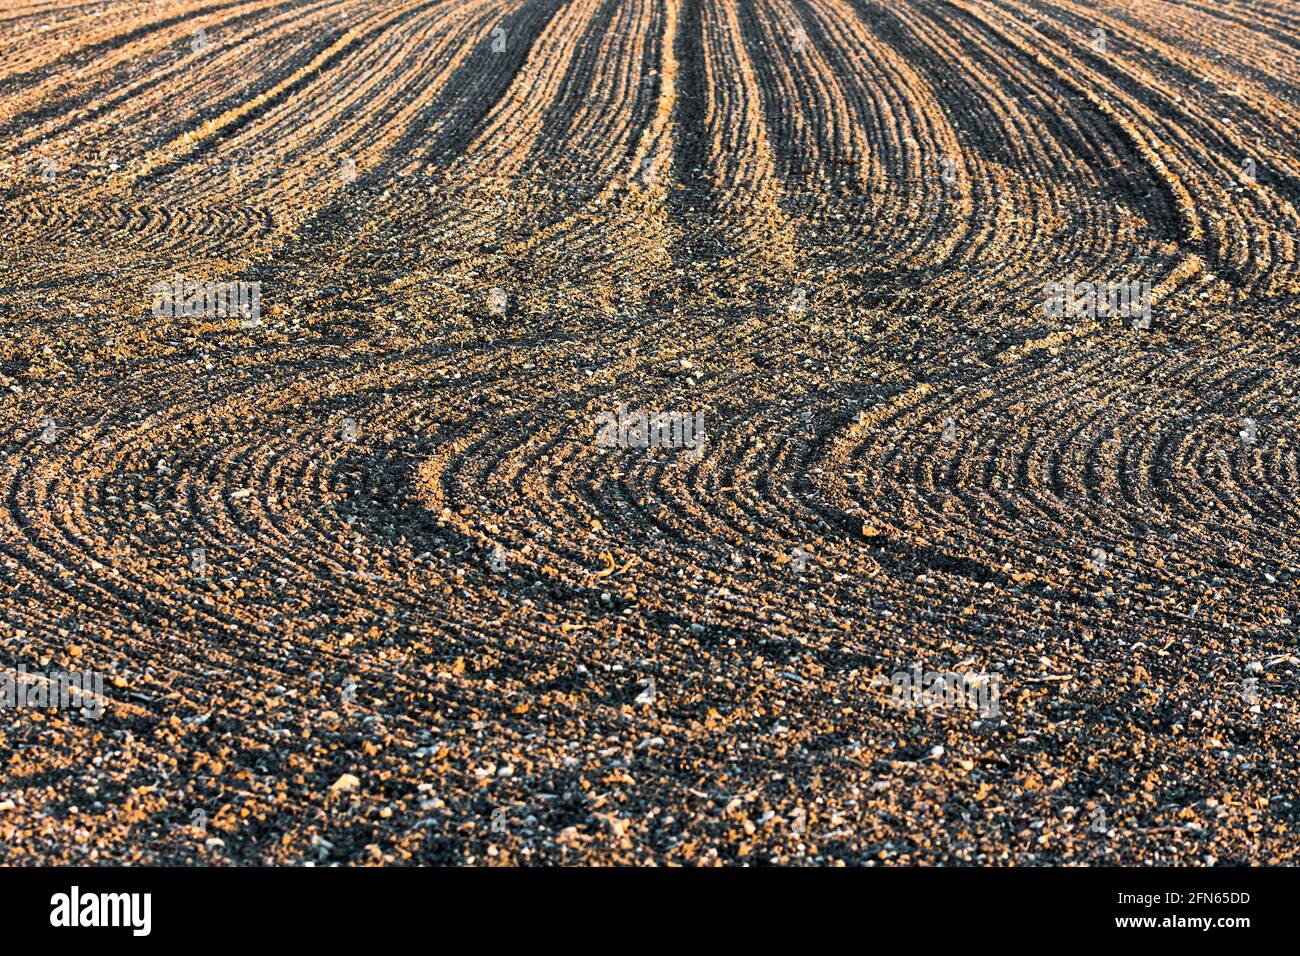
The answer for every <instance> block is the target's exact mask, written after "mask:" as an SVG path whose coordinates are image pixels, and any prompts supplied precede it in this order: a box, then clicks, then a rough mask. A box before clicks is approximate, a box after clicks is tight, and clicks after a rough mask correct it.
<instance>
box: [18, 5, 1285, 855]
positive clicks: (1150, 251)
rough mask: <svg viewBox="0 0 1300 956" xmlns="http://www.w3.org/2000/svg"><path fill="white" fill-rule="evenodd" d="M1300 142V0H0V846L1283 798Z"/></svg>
mask: <svg viewBox="0 0 1300 956" xmlns="http://www.w3.org/2000/svg"><path fill="white" fill-rule="evenodd" d="M1298 144H1300V9H1297V7H1296V5H1295V3H1294V2H1293V0H1124V2H1108V0H1094V2H1086V3H1085V2H1072V0H1050V2H1049V0H996V2H995V0H889V2H872V0H744V2H742V0H571V2H559V0H418V2H404V0H393V2H386V3H363V2H358V0H272V2H268V0H217V2H182V0H155V2H138V0H124V2H113V3H107V2H101V3H97V2H94V0H90V2H77V3H72V2H65V0H39V2H35V0H3V2H0V163H2V164H3V165H0V249H2V261H0V345H2V347H0V495H2V496H3V500H2V502H0V665H3V667H4V668H5V669H7V670H8V671H9V672H13V671H15V669H17V668H18V667H19V665H23V666H24V667H25V668H26V670H27V671H28V672H37V671H39V672H43V673H45V674H53V672H54V671H58V670H78V671H90V672H92V673H97V674H101V675H102V676H103V681H104V683H103V692H102V694H101V695H100V696H98V697H97V698H95V701H96V703H95V705H94V706H82V707H75V706H72V707H62V708H49V709H46V708H33V707H26V708H24V707H20V706H17V704H15V705H14V706H12V707H6V708H5V709H0V762H2V764H0V765H2V767H3V770H2V771H0V862H3V863H10V864H36V863H40V864H47V863H62V862H75V863H84V862H94V863H103V864H122V863H186V864H215V865H224V864H248V863H266V864H293V865H302V864H312V865H317V866H324V865H337V864H358V865H365V864H412V863H473V864H479V865H482V864H489V865H501V864H518V863H601V864H605V863H654V864H690V865H709V864H769V863H793V864H837V865H838V864H848V865H857V864H871V865H887V864H917V863H920V864H940V863H942V864H949V865H953V864H1007V863H1017V864H1048V863H1050V864H1063V863H1070V864H1075V863H1087V864H1098V863H1121V862H1122V863H1143V864H1157V863H1178V864H1189V865H1207V864H1208V865H1213V864H1214V863H1218V864H1220V865H1225V864H1236V863H1255V864H1265V863H1292V862H1295V861H1296V859H1297V855H1298V854H1297V851H1298V849H1300V839H1298V838H1297V836H1296V829H1297V827H1300V806H1297V803H1298V802H1300V797H1297V793H1296V788H1297V761H1298V759H1300V758H1298V757H1297V729H1298V727H1300V723H1298V721H1297V707H1298V700H1297V677H1298V676H1300V657H1297V650H1296V633H1297V624H1296V623H1295V622H1296V620H1297V610H1298V609H1297V597H1296V585H1297V578H1298V576H1300V547H1298V544H1297V535H1296V532H1297V517H1298V516H1300V507H1298V505H1300V501H1298V499H1297V484H1298V482H1300V459H1298V457H1297V436H1296V423H1297V412H1298V410H1300V405H1298V402H1297V395H1296V383H1297V381H1298V379H1300V341H1298V338H1297V331H1296V321H1297V318H1300V306H1298V302H1300V298H1298V294H1300V262H1298V259H1297V248H1298V247H1297V243H1298V242H1300V211H1298V209H1300V147H1298ZM176 276H180V277H182V279H185V278H188V279H191V280H199V281H204V282H228V283H243V284H244V285H243V286H242V288H244V289H247V290H252V289H257V290H259V296H260V299H259V300H258V305H257V306H256V308H246V309H245V310H244V311H243V312H242V313H241V312H239V311H238V310H233V311H232V310H231V309H225V310H224V311H223V310H222V309H221V308H213V309H210V310H208V311H204V312H202V313H201V314H197V315H185V314H181V315H176V314H171V315H169V314H168V310H167V309H166V308H165V307H164V308H159V307H158V306H159V303H158V295H157V293H156V291H155V285H156V284H157V283H159V282H160V281H163V282H170V281H173V278H174V277H176ZM1067 281H1075V282H1079V283H1083V282H1139V283H1149V288H1150V296H1149V304H1150V310H1151V321H1150V323H1149V328H1142V327H1141V326H1142V325H1143V324H1144V323H1141V322H1139V321H1138V320H1137V319H1134V320H1133V321H1129V320H1127V319H1123V318H1121V319H1117V318H1116V317H1114V316H1102V317H1098V316H1095V315H1089V314H1088V313H1087V312H1086V311H1078V310H1076V311H1074V312H1067V313H1065V314H1062V315H1053V314H1051V310H1050V309H1048V308H1047V307H1046V304H1047V302H1048V293H1047V292H1046V291H1045V288H1046V286H1047V284H1048V283H1054V282H1067ZM172 311H173V312H174V311H175V310H172ZM181 311H182V312H184V310H181ZM620 409H625V410H627V413H628V415H629V416H631V415H632V414H633V413H635V412H638V411H640V412H665V413H668V414H670V415H688V416H691V417H690V418H688V419H686V421H687V422H692V421H699V422H702V423H703V435H704V438H703V440H702V441H695V442H694V443H691V442H687V441H685V440H683V441H681V442H678V443H677V444H676V445H674V442H673V440H672V435H669V436H668V438H667V439H666V440H661V441H657V442H652V444H655V445H657V447H649V448H646V447H639V446H640V444H642V443H641V442H638V441H637V440H636V434H635V433H633V434H632V435H631V436H629V435H627V434H624V433H622V432H620V434H619V435H617V436H615V437H616V439H617V440H616V441H615V442H613V447H607V446H609V445H610V444H611V443H610V442H609V441H603V440H602V428H601V423H602V421H607V419H602V418H601V416H602V415H604V414H610V413H612V414H615V415H618V414H620ZM697 415H698V416H700V417H699V418H698V419H697V418H695V416H697ZM677 422H678V424H681V423H682V419H680V418H678V419H677ZM604 437H605V438H608V436H607V435H606V436H604ZM659 439H664V436H663V435H660V436H659ZM914 667H919V668H920V670H921V671H922V672H929V671H933V672H935V673H939V674H964V675H969V677H970V681H971V686H972V687H976V686H983V687H985V688H986V689H987V688H988V687H989V686H993V687H994V688H997V689H999V696H998V697H997V698H996V706H991V707H990V706H984V705H981V706H979V707H972V706H966V705H963V701H962V700H957V699H951V700H946V701H945V700H943V699H939V698H927V699H926V700H925V701H922V702H921V703H919V704H918V703H917V702H915V701H909V700H907V699H906V698H900V697H899V696H898V694H897V692H896V687H897V686H899V685H898V684H897V682H896V675H899V674H907V673H911V672H912V671H911V669H912V668H914ZM0 676H3V675H0ZM981 681H982V682H983V684H982V685H981V684H980V683H979V682H981ZM972 699H973V698H966V699H965V704H967V705H969V704H970V703H971V700H972ZM17 700H18V698H15V701H17ZM82 703H83V704H84V703H85V701H84V700H83V701H82ZM986 703H987V702H986ZM100 710H102V712H100V713H97V711H100Z"/></svg>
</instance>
